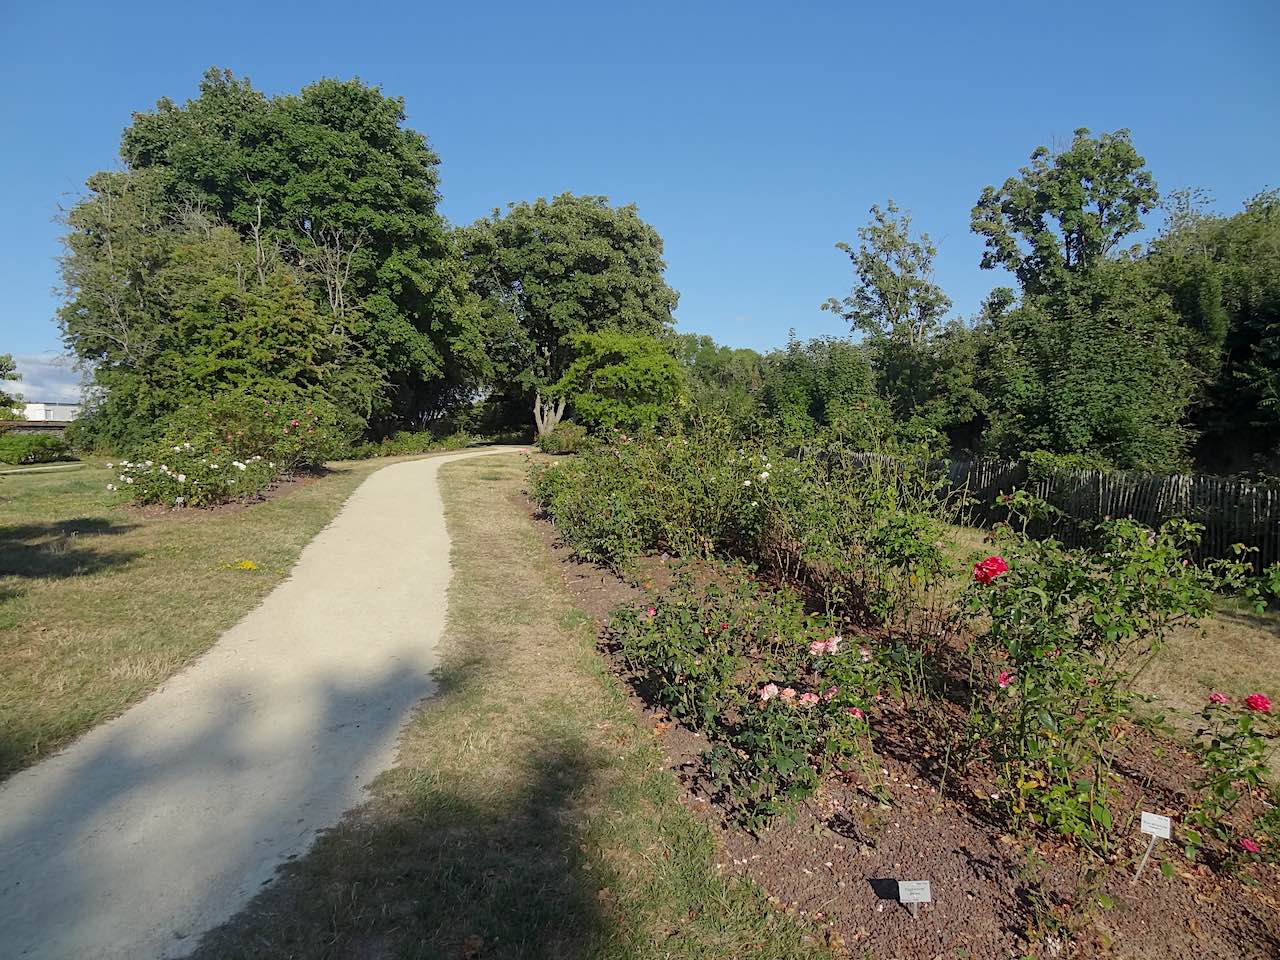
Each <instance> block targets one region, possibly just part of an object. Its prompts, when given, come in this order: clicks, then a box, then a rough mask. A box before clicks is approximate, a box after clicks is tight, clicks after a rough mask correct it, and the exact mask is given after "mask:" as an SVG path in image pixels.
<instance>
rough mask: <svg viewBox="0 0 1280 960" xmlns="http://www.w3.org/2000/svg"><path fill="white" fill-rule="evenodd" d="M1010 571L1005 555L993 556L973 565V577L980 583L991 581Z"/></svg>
mask: <svg viewBox="0 0 1280 960" xmlns="http://www.w3.org/2000/svg"><path fill="white" fill-rule="evenodd" d="M1008 572H1009V565H1008V564H1007V563H1005V562H1004V557H996V556H991V557H987V559H985V560H980V561H979V562H977V563H975V564H974V565H973V579H975V580H977V581H978V582H979V583H990V582H991V581H992V580H994V579H995V578H996V577H998V576H1000V574H1002V573H1008Z"/></svg>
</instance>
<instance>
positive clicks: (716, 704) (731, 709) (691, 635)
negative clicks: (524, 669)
mask: <svg viewBox="0 0 1280 960" xmlns="http://www.w3.org/2000/svg"><path fill="white" fill-rule="evenodd" d="M609 639H610V640H611V642H612V643H614V644H616V645H617V647H618V649H619V651H620V652H621V654H622V657H623V659H624V661H625V663H626V664H627V667H628V669H630V670H631V671H632V672H633V675H634V676H635V677H636V680H637V685H638V687H639V688H640V689H641V690H642V691H643V692H644V693H645V694H646V696H648V697H649V698H650V699H651V701H652V702H653V703H655V704H656V705H659V706H662V707H664V708H666V710H667V711H668V712H669V713H670V714H671V715H672V716H673V717H675V718H677V719H679V720H681V721H683V722H685V723H686V724H688V725H689V726H690V727H693V728H694V729H696V730H699V731H701V732H702V733H703V734H704V735H705V736H706V737H707V740H708V742H709V743H710V744H711V745H712V751H711V755H710V758H709V759H710V761H711V767H712V769H713V771H714V773H715V776H716V779H717V781H718V783H719V786H720V789H721V792H722V795H723V797H724V799H725V800H726V802H727V803H728V806H729V808H730V810H731V811H732V813H733V814H734V816H735V817H737V818H738V819H739V820H740V821H741V822H742V823H743V824H744V825H746V826H747V827H749V828H750V829H752V830H759V829H761V828H762V827H764V826H766V825H767V824H768V823H769V821H770V820H772V819H773V818H774V817H776V816H778V815H779V814H782V813H786V812H788V811H790V810H791V809H793V807H794V805H795V803H797V802H799V801H801V800H803V799H805V798H806V797H808V796H810V795H811V794H812V793H813V791H814V790H815V789H817V785H818V783H819V781H820V779H821V776H822V774H823V773H824V772H825V771H826V770H828V769H829V768H830V767H831V766H832V765H833V764H835V765H841V766H844V767H849V766H850V765H853V766H855V767H858V768H860V769H861V772H862V773H863V775H864V776H865V778H866V780H867V784H868V787H869V789H871V790H877V789H878V777H877V776H876V775H875V773H874V771H875V769H876V768H875V766H874V764H873V763H872V762H871V761H872V759H873V758H874V753H873V750H872V746H871V727H870V725H869V721H868V718H867V714H868V712H869V711H870V710H871V709H872V707H873V704H875V703H876V702H878V700H879V693H880V691H881V689H882V688H891V687H894V686H897V685H898V683H897V681H896V679H895V678H894V677H893V676H892V668H893V660H892V659H890V658H888V657H887V656H886V655H885V653H884V652H883V651H879V652H873V651H872V649H871V648H870V647H867V646H858V645H857V644H852V643H849V644H846V643H844V641H843V640H842V638H841V637H840V635H839V634H838V633H836V627H835V622H834V620H832V619H831V618H830V617H826V616H821V615H818V614H814V613H810V612H809V611H807V610H806V609H805V605H804V602H803V600H802V599H801V597H800V596H799V594H797V593H796V592H795V591H793V590H791V589H788V588H786V587H783V588H777V589H775V588H771V587H765V586H762V585H761V584H760V583H759V582H757V581H756V580H755V579H753V578H752V577H750V576H749V575H747V574H746V573H745V572H743V571H742V570H740V569H737V568H732V567H721V568H716V569H715V579H714V580H713V581H712V582H710V583H708V584H705V585H703V586H702V587H698V586H696V585H695V584H694V583H693V580H692V577H691V576H690V575H689V574H688V573H687V572H678V573H677V575H676V577H675V580H674V582H673V585H672V587H671V589H670V590H668V591H667V592H666V593H665V594H664V596H663V597H662V598H660V599H658V600H655V601H654V602H653V603H652V605H650V606H646V607H641V608H639V609H637V608H635V607H623V608H620V609H618V610H615V611H614V612H613V614H612V615H611V616H610V632H609Z"/></svg>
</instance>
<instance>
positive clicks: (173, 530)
mask: <svg viewBox="0 0 1280 960" xmlns="http://www.w3.org/2000/svg"><path fill="white" fill-rule="evenodd" d="M386 463H387V461H386V460H375V461H363V462H357V463H344V464H337V465H335V466H334V469H333V471H332V472H331V473H329V474H328V475H326V476H324V477H321V478H319V479H314V480H310V481H308V482H305V483H302V484H299V485H297V486H295V487H293V488H292V489H290V490H289V491H288V492H287V494H285V495H284V496H281V497H279V498H278V499H275V500H270V501H266V502H262V503H257V504H253V505H251V506H247V507H235V508H226V509H222V510H218V511H212V512H210V511H202V510H189V511H172V512H171V511H142V510H138V509H136V508H134V507H131V506H129V505H127V504H125V503H123V502H122V500H121V498H120V497H119V496H118V495H116V494H110V493H108V492H107V491H106V484H107V482H108V481H109V480H111V476H110V474H109V473H108V471H107V470H106V469H105V464H104V463H102V462H100V461H99V462H94V463H91V464H89V465H87V466H86V467H84V468H82V469H78V470H67V471H50V472H36V473H19V474H10V475H7V476H3V477H0V776H3V775H6V774H9V773H12V772H13V771H14V770H16V769H17V768H19V767H22V766H25V765H27V764H29V763H31V762H32V761H34V760H36V759H38V758H39V757H40V756H42V755H44V754H46V753H48V752H50V751H52V750H55V749H57V748H58V747H59V746H61V745H63V744H65V743H66V742H67V741H68V740H70V739H71V738H73V737H75V736H76V735H77V734H80V733H83V732H84V731H85V730H86V729H88V728H89V727H90V726H92V725H93V724H95V723H98V722H99V721H101V720H103V719H105V718H106V717H109V716H112V715H113V714H116V713H119V712H120V711H121V710H122V709H123V708H125V707H126V706H128V705H129V704H130V703H132V702H134V701H136V700H138V699H140V698H141V697H143V696H144V695H145V694H147V693H148V692H149V691H150V690H152V689H154V688H155V687H156V686H157V684H159V683H160V682H161V681H163V680H164V679H165V678H166V677H168V676H170V675H171V674H172V673H174V671H176V670H177V669H178V668H180V667H181V666H182V665H183V664H184V663H186V662H187V661H188V660H190V659H191V658H192V657H194V656H196V655H197V654H199V653H201V652H202V651H204V650H205V649H207V648H208V647H209V646H210V644H212V643H213V641H214V640H216V639H217V637H218V635H219V634H220V633H221V632H222V631H223V630H225V629H226V628H227V627H229V626H231V625H232V624H233V623H235V621H236V620H238V619H239V618H240V617H241V616H243V615H244V614H245V613H247V612H248V611H249V610H251V609H252V608H253V607H254V606H255V605H256V604H257V602H258V601H259V600H260V599H261V598H262V597H263V596H265V595H266V594H267V593H268V592H269V591H270V590H271V589H272V588H273V587H274V586H275V585H276V584H278V583H279V582H280V581H281V579H282V578H283V577H284V576H285V575H286V573H287V572H288V569H289V567H290V566H291V565H292V563H293V562H294V560H296V559H297V557H298V554H299V553H300V552H301V551H302V548H303V547H304V546H305V545H306V543H307V541H309V540H310V539H311V538H312V537H314V536H315V535H316V534H317V533H319V532H320V530H321V529H322V528H323V527H324V525H325V524H326V523H328V521H329V520H330V518H332V517H333V516H334V514H335V513H336V512H337V511H338V508H339V507H340V506H341V505H342V503H343V501H344V500H346V498H347V496H348V495H349V494H350V493H351V492H352V491H353V490H354V489H355V488H356V486H357V485H358V484H359V483H360V481H361V480H363V479H364V478H365V477H366V476H368V475H369V474H370V473H372V472H373V471H374V470H376V469H378V468H379V467H382V466H384V465H386ZM242 560H251V561H253V562H254V563H255V564H256V565H257V569H252V570H250V569H239V568H236V567H235V566H234V564H236V563H238V562H239V561H242Z"/></svg>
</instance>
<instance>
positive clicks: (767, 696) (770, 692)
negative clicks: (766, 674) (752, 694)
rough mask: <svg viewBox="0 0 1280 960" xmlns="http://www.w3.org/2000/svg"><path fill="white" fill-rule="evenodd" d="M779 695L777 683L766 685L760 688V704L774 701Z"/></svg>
mask: <svg viewBox="0 0 1280 960" xmlns="http://www.w3.org/2000/svg"><path fill="white" fill-rule="evenodd" d="M777 695H778V685H777V684H776V683H766V684H765V685H764V686H763V687H761V688H760V702H761V703H763V702H764V701H766V700H772V699H773V698H774V697H776V696H777Z"/></svg>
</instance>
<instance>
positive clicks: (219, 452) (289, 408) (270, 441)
mask: <svg viewBox="0 0 1280 960" xmlns="http://www.w3.org/2000/svg"><path fill="white" fill-rule="evenodd" d="M357 426H358V424H356V423H355V422H354V421H352V420H350V419H349V418H346V417H344V416H343V415H342V414H341V413H340V412H339V411H338V409H337V408H336V407H335V406H334V405H333V404H331V403H329V402H328V401H326V400H320V399H313V398H306V397H302V396H298V395H286V396H283V397H276V398H265V397H257V396H251V395H248V394H241V393H233V394H226V395H223V396H221V397H218V398H217V399H214V400H211V401H208V402H206V403H202V404H198V405H195V406H190V407H184V408H182V409H181V410H179V411H178V412H177V413H175V414H173V415H172V416H171V417H169V418H168V420H166V421H165V424H164V431H163V434H162V437H161V441H160V443H159V444H158V445H157V447H156V448H153V449H152V451H150V454H149V455H150V456H151V457H152V458H153V459H154V458H155V453H156V452H163V451H164V450H165V449H166V448H171V447H173V446H175V445H181V444H185V443H190V444H193V445H194V446H195V447H197V448H199V449H200V450H203V451H207V452H208V454H209V455H210V456H213V457H235V458H237V459H240V460H247V459H248V458H249V457H254V456H262V457H265V458H267V459H269V460H271V461H274V462H275V463H276V465H277V466H278V467H279V469H280V471H281V472H282V473H291V472H293V471H294V470H298V469H307V468H313V467H318V466H320V465H321V464H323V463H324V462H325V461H327V460H332V459H335V458H337V457H339V456H341V455H342V453H343V452H344V451H345V450H346V449H347V447H348V446H349V445H350V443H351V439H352V437H353V436H354V431H355V429H356V428H357Z"/></svg>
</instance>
